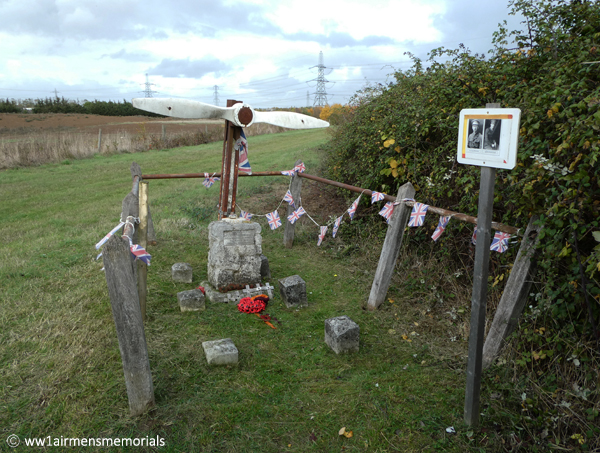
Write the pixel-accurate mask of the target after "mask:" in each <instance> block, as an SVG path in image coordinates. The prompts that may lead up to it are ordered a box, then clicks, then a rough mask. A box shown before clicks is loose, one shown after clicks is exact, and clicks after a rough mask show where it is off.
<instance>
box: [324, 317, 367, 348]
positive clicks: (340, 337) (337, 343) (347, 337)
mask: <svg viewBox="0 0 600 453" xmlns="http://www.w3.org/2000/svg"><path fill="white" fill-rule="evenodd" d="M359 337H360V327H359V326H358V324H356V323H355V322H354V321H352V320H351V319H350V318H349V317H348V316H339V317H337V318H329V319H327V320H325V343H327V345H328V346H329V347H330V348H331V349H333V351H334V352H335V353H336V354H342V353H346V352H358V342H359Z"/></svg>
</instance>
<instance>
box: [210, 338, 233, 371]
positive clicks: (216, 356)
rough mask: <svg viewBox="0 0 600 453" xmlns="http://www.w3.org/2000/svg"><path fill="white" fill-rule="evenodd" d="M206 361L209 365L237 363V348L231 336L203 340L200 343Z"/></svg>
mask: <svg viewBox="0 0 600 453" xmlns="http://www.w3.org/2000/svg"><path fill="white" fill-rule="evenodd" d="M202 348H203V349H204V354H205V355H206V361H207V362H208V364H209V365H237V363H238V350H237V348H236V347H235V345H234V344H233V341H232V340H231V338H225V339H223V340H214V341H205V342H203V343H202Z"/></svg>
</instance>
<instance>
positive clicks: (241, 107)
mask: <svg viewBox="0 0 600 453" xmlns="http://www.w3.org/2000/svg"><path fill="white" fill-rule="evenodd" d="M235 107H236V108H235V111H234V113H235V115H234V120H235V121H234V123H237V125H238V126H240V127H248V126H250V125H251V124H252V122H253V121H254V110H253V109H252V107H250V106H249V105H248V104H242V103H240V104H236V105H235Z"/></svg>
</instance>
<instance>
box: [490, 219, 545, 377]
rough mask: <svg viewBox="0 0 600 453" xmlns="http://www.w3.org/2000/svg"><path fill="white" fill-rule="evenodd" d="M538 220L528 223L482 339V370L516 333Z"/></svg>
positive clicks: (531, 267)
mask: <svg viewBox="0 0 600 453" xmlns="http://www.w3.org/2000/svg"><path fill="white" fill-rule="evenodd" d="M537 220H538V217H537V216H533V217H532V218H531V219H530V220H529V224H528V225H527V229H526V230H525V236H524V237H523V241H522V242H521V247H519V252H518V253H517V258H516V259H515V263H514V264H513V267H512V269H511V271H510V276H509V277H508V281H507V282H506V286H505V288H504V292H503V293H502V298H501V299H500V303H499V304H498V308H497V309H496V315H495V316H494V321H493V322H492V327H491V328H490V331H489V333H488V335H487V338H486V339H485V344H484V345H483V364H482V365H483V369H486V368H487V367H489V366H490V365H491V364H492V362H493V361H494V359H495V358H496V357H497V356H498V354H499V353H500V350H501V349H502V346H503V345H504V340H505V339H506V338H507V337H508V336H509V335H510V334H511V333H512V332H513V331H514V330H515V327H516V326H517V323H518V322H519V317H520V316H521V313H522V311H523V307H524V306H525V301H526V300H527V296H528V295H529V289H530V288H531V279H532V278H533V274H534V273H535V268H536V261H535V252H536V248H537V244H538V242H539V236H538V234H539V232H540V229H541V228H542V227H541V226H539V225H534V223H535V222H536V221H537Z"/></svg>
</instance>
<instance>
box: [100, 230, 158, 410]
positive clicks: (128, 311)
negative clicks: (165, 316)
mask: <svg viewBox="0 0 600 453" xmlns="http://www.w3.org/2000/svg"><path fill="white" fill-rule="evenodd" d="M126 228H127V226H126ZM102 260H103V262H104V269H105V272H106V285H107V287H108V295H109V297H110V304H111V307H112V313H113V318H114V321H115V327H116V330H117V338H118V339H119V350H120V352H121V361H122V363H123V374H124V376H125V385H126V387H127V397H128V399H129V412H130V413H131V415H132V416H137V415H140V414H143V413H144V412H146V411H147V410H149V409H151V408H153V407H154V405H155V400H154V386H153V383H152V374H151V372H150V361H149V359H148V347H147V345H146V336H145V334H144V323H143V321H142V313H141V311H140V302H139V298H138V293H137V285H136V282H135V279H134V276H133V265H132V261H131V251H130V249H129V241H128V240H127V239H124V238H120V237H117V236H112V237H111V238H110V239H109V240H108V241H107V242H106V245H105V246H104V249H103V251H102Z"/></svg>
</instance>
